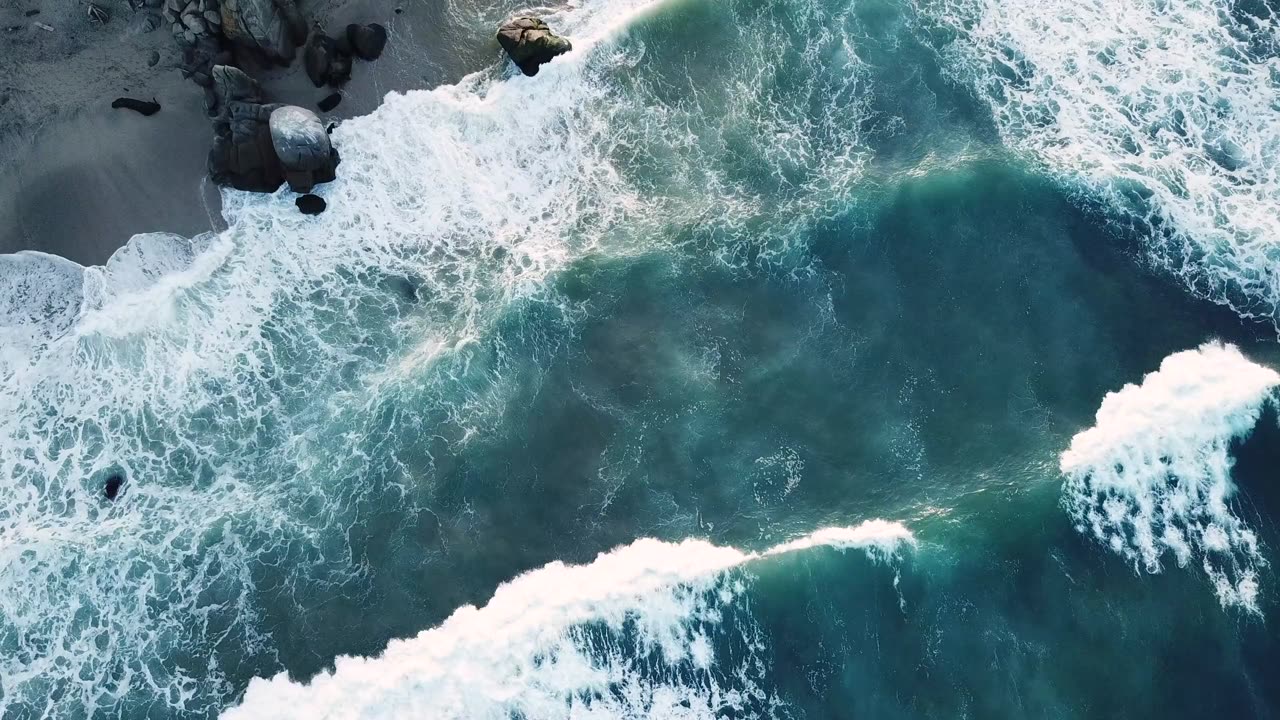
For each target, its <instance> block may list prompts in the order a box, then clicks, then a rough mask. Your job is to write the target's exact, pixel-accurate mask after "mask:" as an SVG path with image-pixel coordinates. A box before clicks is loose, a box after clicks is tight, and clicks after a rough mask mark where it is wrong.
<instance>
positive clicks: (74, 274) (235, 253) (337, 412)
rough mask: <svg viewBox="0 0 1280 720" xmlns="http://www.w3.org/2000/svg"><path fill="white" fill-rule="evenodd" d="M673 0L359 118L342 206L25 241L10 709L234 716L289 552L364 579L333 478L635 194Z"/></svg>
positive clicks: (234, 213) (345, 498)
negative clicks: (640, 36)
mask: <svg viewBox="0 0 1280 720" xmlns="http://www.w3.org/2000/svg"><path fill="white" fill-rule="evenodd" d="M652 6H653V3H650V2H646V1H645V0H614V1H611V2H607V3H606V2H587V3H584V4H581V5H579V6H577V7H575V8H573V9H570V10H567V11H564V12H561V13H558V14H556V15H554V16H552V20H553V23H554V24H555V26H556V27H557V29H560V30H562V31H564V32H566V33H567V34H569V35H571V36H572V37H573V40H574V44H575V47H576V49H575V50H574V52H572V53H570V54H569V55H566V56H564V57H561V58H557V59H556V61H555V62H553V63H551V64H550V65H548V66H546V67H544V68H543V70H542V71H541V72H540V73H539V74H538V76H537V77H535V78H523V77H521V78H519V81H518V82H505V76H504V73H509V72H511V70H510V68H508V67H507V66H505V65H504V66H502V67H501V68H497V67H495V68H491V69H489V70H487V71H485V72H482V73H477V74H476V75H473V76H471V77H468V78H467V79H465V80H464V81H463V82H462V83H460V84H459V85H457V86H451V87H442V88H438V89H435V90H432V91H429V92H411V93H408V94H404V95H399V94H394V95H391V96H389V97H388V98H387V99H386V102H385V104H384V105H383V106H382V107H380V108H379V109H378V110H377V111H375V112H374V113H373V114H371V115H370V116H367V117H364V118H358V119H354V120H350V121H348V122H345V123H343V124H342V126H341V127H340V128H338V129H337V130H336V132H335V133H334V134H333V140H334V142H335V143H336V144H337V145H338V146H339V148H340V150H341V152H342V154H343V162H342V165H341V169H340V171H339V173H338V179H337V180H336V181H335V182H333V183H330V184H326V185H324V186H322V187H321V188H319V189H318V190H317V192H318V193H320V194H321V195H323V196H324V197H325V198H326V200H327V201H328V210H327V212H326V213H325V214H323V215H321V216H318V217H307V216H303V215H301V214H300V213H298V212H297V210H296V208H295V207H294V206H293V197H292V195H291V194H290V193H288V192H285V191H282V192H280V193H278V194H275V195H269V196H263V195H253V194H246V193H236V192H227V193H225V195H224V201H225V202H224V208H225V214H226V218H227V220H228V223H229V227H228V229H227V230H226V231H225V232H223V233H220V234H218V235H209V236H202V237H199V238H196V239H194V240H190V241H188V240H185V239H182V238H178V237H175V236H171V235H160V234H154V235H141V236H137V237H135V238H133V240H132V241H130V243H129V244H128V246H126V247H125V248H123V249H121V250H120V251H119V252H117V253H116V254H115V255H114V256H113V257H112V259H111V260H110V261H109V262H108V263H107V265H106V266H104V267H101V268H88V269H86V268H81V267H79V266H77V265H75V264H74V263H70V262H68V261H65V260H61V259H58V258H53V257H51V256H47V255H40V254H35V253H22V254H18V255H13V256H4V257H0V468H2V469H3V477H2V478H0V481H2V482H3V483H4V488H3V489H4V492H5V503H4V505H3V507H0V646H2V647H4V648H5V651H4V652H3V653H0V678H3V681H2V682H3V687H2V688H0V715H4V716H9V715H11V714H16V715H18V716H27V715H32V716H66V715H69V716H77V715H86V716H88V715H95V714H110V715H114V714H118V713H119V712H121V710H120V708H121V707H122V705H121V703H122V702H125V701H129V702H132V703H135V707H136V706H138V705H141V704H146V705H148V706H152V705H154V706H156V707H157V709H158V708H159V707H160V706H163V707H165V708H167V709H168V711H169V712H172V713H190V714H195V715H199V714H202V713H204V714H207V713H209V712H211V711H212V709H213V708H216V707H219V706H220V704H221V703H222V702H223V701H224V699H225V694H226V693H227V692H228V688H227V685H226V682H225V677H224V676H223V670H222V666H221V665H220V664H219V658H218V654H219V652H220V651H221V650H220V649H219V648H225V649H226V651H227V652H228V653H230V654H231V655H232V656H234V657H235V658H236V659H237V660H242V661H245V662H252V661H267V662H270V661H271V656H272V652H273V651H272V649H271V648H272V643H271V642H270V640H269V638H267V637H266V636H265V635H264V631H263V630H262V629H261V628H260V627H259V624H260V620H259V616H258V609H257V608H258V607H259V604H258V600H259V598H257V597H256V596H255V593H256V592H257V590H256V588H255V583H256V580H255V577H256V576H255V572H257V571H256V570H255V568H257V567H258V563H259V562H260V559H261V558H264V557H269V556H270V557H276V558H285V559H286V561H287V562H286V563H285V565H283V566H281V567H279V568H277V569H276V570H275V572H277V573H278V574H279V575H280V583H281V586H282V587H284V588H289V587H296V588H306V587H308V586H309V585H308V583H311V584H313V585H314V584H320V585H336V584H341V583H342V582H344V581H345V580H347V579H348V578H347V575H356V574H358V573H359V572H360V568H359V567H356V566H354V564H353V563H351V562H350V558H345V557H343V555H342V554H343V553H344V552H349V551H348V550H347V549H346V541H345V540H344V539H343V538H344V536H345V532H344V530H345V526H344V523H349V522H356V519H355V518H353V517H352V514H353V513H356V512H357V511H356V510H355V505H356V502H355V498H356V497H358V496H359V495H360V493H361V492H363V490H362V487H361V486H362V484H361V483H350V482H348V483H342V482H338V481H337V480H339V479H341V477H342V476H341V475H339V476H338V478H335V481H334V482H322V481H321V480H323V478H324V477H325V475H324V474H325V473H350V474H349V475H347V477H351V476H355V475H357V474H361V475H362V474H363V473H364V472H366V470H367V468H360V470H359V473H357V472H356V469H355V468H349V469H347V470H344V469H343V467H344V465H346V464H349V463H354V462H357V461H358V460H360V449H361V445H360V444H361V442H362V441H361V436H360V434H359V432H358V431H359V429H361V428H363V427H365V426H366V424H365V423H363V422H351V421H350V420H349V416H350V415H351V414H352V413H356V412H359V411H360V410H362V409H363V408H364V407H365V405H366V404H372V403H375V402H376V401H377V398H378V397H379V395H378V393H377V392H376V390H377V387H376V386H377V384H378V383H380V382H381V383H389V384H394V383H406V384H411V383H427V382H429V379H424V375H426V373H424V371H423V362H425V360H429V359H430V358H431V357H432V356H433V355H434V354H433V353H425V354H422V353H415V348H414V346H415V345H416V346H419V347H424V348H432V347H433V348H442V349H444V350H449V349H457V348H466V347H467V346H468V343H470V342H473V341H474V340H475V338H477V337H480V336H482V335H483V334H484V332H485V330H486V328H487V327H489V325H490V323H493V322H495V321H496V319H498V318H501V317H502V316H503V313H504V312H505V310H506V309H508V308H509V307H510V306H511V305H512V304H514V303H518V302H521V301H522V300H525V299H528V298H536V297H538V296H539V294H540V293H542V292H544V290H543V288H544V285H545V283H544V280H545V278H546V277H547V276H548V274H549V273H551V272H554V271H555V270H556V269H558V268H560V267H563V265H564V263H565V262H567V261H568V260H570V259H571V258H573V257H576V256H578V255H580V254H581V253H583V252H587V251H589V249H590V248H591V247H593V246H594V244H595V243H596V242H598V240H599V238H600V236H601V234H602V232H603V229H604V228H607V227H609V226H611V225H612V224H614V223H616V222H617V220H618V219H619V218H620V217H622V216H623V215H624V214H625V213H626V212H627V211H628V209H629V208H630V207H632V205H633V199H634V194H633V193H632V192H631V191H630V190H629V189H628V188H627V187H626V185H625V183H624V182H623V180H622V179H621V178H620V177H619V175H618V173H617V171H616V170H615V169H614V167H613V165H612V162H611V159H610V158H609V156H608V153H609V149H610V147H611V144H610V141H609V139H608V135H609V133H610V132H611V129H610V128H609V127H608V126H607V124H605V123H603V122H601V120H600V118H599V117H598V115H597V114H596V113H594V112H593V110H594V109H598V108H599V106H601V105H602V104H604V103H606V100H607V99H608V94H609V89H608V87H607V85H606V83H604V82H602V81H601V75H602V74H603V73H605V72H607V71H608V70H609V69H610V68H612V67H616V65H617V63H618V59H617V58H615V57H614V56H613V55H612V54H611V52H610V51H609V48H608V43H609V41H610V36H611V34H612V33H614V32H616V31H617V29H619V28H621V27H625V25H626V23H628V22H630V21H631V20H632V19H633V18H634V17H635V16H636V15H637V14H638V13H641V12H644V11H645V10H646V9H647V8H649V7H652ZM599 114H600V115H607V113H606V112H603V111H602V112H601V113H599ZM401 279H403V280H404V281H405V282H406V283H411V284H412V290H413V294H414V297H415V299H414V300H413V301H412V302H410V301H401V300H398V299H397V298H398V297H399V296H398V295H397V293H395V292H389V291H388V289H387V286H386V283H387V282H388V281H393V280H401ZM397 303H400V304H397ZM406 308H407V309H406ZM415 359H416V361H415ZM465 360H466V359H465V358H463V360H462V361H460V363H459V364H462V363H464V362H465ZM397 361H399V362H397ZM386 368H391V369H390V370H386ZM479 372H484V370H483V369H482V370H481V371H479ZM458 374H459V375H464V374H465V373H463V372H461V371H460V372H459V373H458ZM495 374H496V373H495ZM448 379H449V378H446V380H448ZM459 395H461V393H459ZM457 402H458V403H459V404H460V405H461V404H465V403H469V402H471V403H474V402H475V401H474V398H472V397H466V396H464V397H462V399H461V400H458V401H457ZM470 409H471V408H470V406H468V410H470ZM486 410H488V407H484V408H480V409H479V410H477V411H476V412H477V413H482V412H483V411H486ZM439 412H440V413H441V414H442V415H446V416H447V415H448V414H449V412H450V411H449V410H448V409H447V408H446V409H443V410H440V411H439ZM459 414H461V413H459ZM418 421H420V419H418ZM467 421H468V419H467V418H466V417H463V418H461V419H459V420H458V422H459V423H460V424H461V423H463V422H467ZM353 428H354V429H353ZM421 430H422V428H419V427H417V426H412V427H408V428H406V429H405V430H404V431H405V432H408V433H418V432H420V431H421ZM325 433H329V434H330V435H332V436H334V437H336V438H337V440H336V441H335V440H334V439H333V437H330V435H325ZM384 460H386V461H387V462H393V460H390V459H384ZM115 471H124V473H125V475H126V476H127V478H128V480H127V483H126V485H125V489H124V492H123V493H122V495H121V496H120V498H119V499H118V500H117V501H115V502H114V503H110V502H106V501H104V500H103V498H102V494H101V493H102V485H101V483H102V481H103V478H104V477H105V475H106V474H107V473H109V472H115ZM302 508H306V509H305V510H302ZM280 592H284V591H283V590H282V591H280ZM193 658H194V659H193ZM51 697H53V698H54V699H53V700H50V698H51Z"/></svg>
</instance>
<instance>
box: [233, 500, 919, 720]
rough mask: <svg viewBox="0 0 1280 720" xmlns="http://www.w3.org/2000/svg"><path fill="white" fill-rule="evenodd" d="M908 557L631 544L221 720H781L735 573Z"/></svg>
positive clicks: (865, 539) (286, 687) (540, 575)
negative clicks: (834, 560) (803, 562)
mask: <svg viewBox="0 0 1280 720" xmlns="http://www.w3.org/2000/svg"><path fill="white" fill-rule="evenodd" d="M914 542H915V540H914V538H913V537H912V535H911V533H910V532H909V531H908V530H907V529H906V528H904V527H903V526H902V525H899V524H897V523H890V522H885V521H879V520H877V521H870V522H867V523H863V524H862V525H859V526H857V527H854V528H827V529H824V530H820V531H818V532H815V533H813V534H811V535H808V536H805V537H802V538H799V539H797V540H794V541H792V542H789V543H786V544H783V545H779V546H777V547H774V548H771V549H769V550H766V551H764V552H761V553H753V552H745V551H742V550H737V549H735V548H731V547H719V546H716V545H712V544H711V543H708V542H705V541H702V540H685V541H683V542H679V543H668V542H660V541H658V540H649V539H645V540H637V541H636V542H634V543H632V544H630V545H627V546H625V547H620V548H618V549H616V550H613V551H610V552H607V553H603V554H601V555H600V556H598V557H597V558H596V559H595V560H594V561H592V562H591V563H589V564H586V565H564V564H563V563H559V562H556V563H551V564H550V565H547V566H545V567H542V568H539V569H537V570H534V571H532V572H529V573H527V574H525V575H521V576H520V577H517V578H515V579H514V580H512V581H510V582H508V583H506V584H504V585H502V586H501V587H499V588H498V589H497V591H496V592H495V593H494V595H493V597H492V599H490V600H489V602H488V603H486V604H485V605H484V607H481V608H476V607H471V606H468V607H464V608H461V609H459V610H457V611H456V612H454V614H453V615H451V616H450V617H449V618H448V619H447V620H446V621H445V622H444V623H443V624H441V625H440V626H439V627H436V628H433V629H431V630H427V631H424V632H423V633H421V634H419V635H418V636H417V637H414V638H410V639H407V640H397V641H393V642H392V643H391V644H390V645H389V646H388V647H387V649H386V651H385V652H384V653H383V654H382V655H380V656H379V657H376V658H349V657H343V658H338V659H337V662H336V666H335V670H334V671H333V672H331V673H323V674H321V675H319V676H317V677H315V678H313V679H312V680H310V681H309V682H306V683H299V682H292V681H290V680H289V678H288V677H287V676H286V675H284V674H281V675H278V676H276V677H274V678H272V679H270V680H255V681H253V682H252V683H251V684H250V685H249V690H248V692H247V693H246V695H245V698H244V702H243V704H242V705H240V706H239V707H237V708H234V709H231V710H228V711H227V712H225V713H223V715H222V717H223V718H224V719H225V720H238V719H241V718H262V717H273V718H308V719H313V718H372V717H408V716H414V717H430V718H441V719H442V720H443V719H445V718H458V719H459V720H462V719H463V718H465V719H467V720H482V719H492V720H505V719H506V718H512V717H519V718H529V720H543V719H548V718H569V717H573V718H623V717H662V718H665V717H673V718H676V717H678V718H689V719H690V720H693V719H694V718H705V719H707V720H710V719H711V718H722V717H725V716H726V714H727V715H728V716H730V717H777V716H779V714H785V713H782V711H781V708H780V704H781V700H780V699H779V698H775V697H772V696H771V695H770V692H769V690H768V687H769V683H767V682H764V680H766V674H767V673H768V671H769V668H768V667H767V664H766V657H767V653H766V652H765V650H766V649H765V648H764V647H763V646H762V642H763V638H762V637H761V636H760V634H759V628H757V627H756V626H755V625H754V623H753V622H752V621H751V617H750V612H749V605H748V602H747V596H748V595H749V593H750V586H751V582H752V581H751V578H750V577H749V576H748V575H747V574H746V573H744V572H743V571H742V569H743V567H744V566H746V565H748V564H749V563H754V562H759V561H761V560H764V559H766V558H770V557H775V556H778V555H781V554H784V553H793V552H801V551H804V550H809V549H812V548H816V547H832V548H838V549H861V550H863V551H866V552H867V553H868V554H869V555H870V556H871V557H872V559H874V560H877V561H883V562H891V561H893V559H894V558H895V557H896V554H897V553H898V552H899V551H900V550H901V548H902V547H903V546H907V545H912V544H914Z"/></svg>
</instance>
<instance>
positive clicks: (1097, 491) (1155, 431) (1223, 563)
mask: <svg viewBox="0 0 1280 720" xmlns="http://www.w3.org/2000/svg"><path fill="white" fill-rule="evenodd" d="M1277 385H1280V374H1277V373H1276V372H1275V371H1274V370H1271V369H1270V368H1266V367H1263V366H1261V365H1257V364H1255V363H1253V362H1250V361H1249V360H1248V359H1247V358H1245V357H1244V355H1242V354H1241V353H1240V351H1239V350H1237V349H1236V348H1235V347H1234V346H1231V345H1221V344H1216V343H1209V344H1206V345H1203V346H1201V347H1200V348H1198V349H1196V350H1188V351H1185V352H1180V353H1175V354H1173V355H1170V356H1169V357H1167V358H1165V359H1164V362H1162V363H1160V369H1159V370H1157V371H1155V372H1153V373H1151V374H1150V375H1147V376H1146V377H1145V378H1144V379H1143V381H1142V384H1141V385H1126V386H1125V387H1124V388H1122V389H1120V390H1119V391H1117V392H1113V393H1110V394H1108V395H1107V397H1106V398H1105V399H1104V400H1103V401H1102V406H1101V407H1100V408H1098V415H1097V421H1096V423H1095V424H1094V426H1093V427H1092V428H1089V429H1088V430H1085V431H1083V432H1081V433H1080V434H1078V435H1076V436H1075V437H1074V438H1072V440H1071V447H1070V448H1069V449H1068V450H1067V451H1066V452H1064V453H1063V454H1062V460H1061V466H1062V472H1063V473H1065V474H1066V476H1067V480H1066V483H1065V485H1064V488H1063V503H1064V504H1065V505H1066V508H1067V510H1068V512H1069V513H1070V514H1071V518H1072V520H1073V521H1074V522H1075V524H1076V528H1077V529H1078V530H1079V531H1080V532H1082V533H1086V534H1088V535H1091V536H1093V537H1094V538H1096V539H1097V540H1098V541H1099V542H1101V543H1103V544H1104V545H1106V546H1107V547H1108V548H1110V549H1111V550H1112V551H1113V552H1116V553H1118V554H1119V555H1121V556H1122V557H1124V558H1126V559H1128V560H1131V561H1132V562H1133V563H1134V564H1135V565H1136V566H1137V567H1139V568H1142V569H1144V570H1146V571H1147V572H1153V573H1154V572H1159V571H1160V569H1161V567H1162V565H1163V560H1164V558H1165V557H1166V556H1172V558H1173V560H1174V562H1175V563H1177V565H1178V566H1179V567H1186V566H1187V565H1189V564H1191V563H1192V562H1197V563H1200V564H1201V565H1202V566H1203V568H1204V571H1205V573H1206V574H1207V575H1208V576H1209V579H1210V580H1211V581H1212V582H1213V586H1214V589H1215V590H1216V592H1217V594H1218V599H1219V600H1220V601H1221V602H1222V604H1223V605H1236V606H1241V607H1244V608H1247V609H1249V610H1253V611H1256V610H1257V604H1256V600H1257V594H1258V568H1259V567H1260V566H1261V565H1263V564H1265V560H1264V558H1263V557H1262V555H1261V553H1260V552H1259V548H1258V538H1257V535H1256V534H1255V533H1254V531H1253V530H1251V529H1250V528H1249V526H1248V525H1247V524H1246V523H1245V522H1244V521H1243V520H1241V519H1240V517H1238V516H1237V515H1236V513H1235V512H1234V511H1233V509H1232V503H1231V495H1232V493H1233V492H1234V490H1235V486H1234V484H1233V483H1232V481H1231V466H1232V462H1231V457H1230V455H1229V451H1230V445H1231V442H1232V440H1233V439H1236V438H1240V437H1243V436H1246V435H1248V434H1249V433H1250V432H1251V431H1252V430H1253V428H1254V426H1255V425H1256V424H1257V423H1258V418H1259V416H1260V415H1261V413H1262V409H1263V406H1264V405H1265V404H1266V403H1267V402H1274V400H1275V394H1274V393H1275V388H1276V386H1277Z"/></svg>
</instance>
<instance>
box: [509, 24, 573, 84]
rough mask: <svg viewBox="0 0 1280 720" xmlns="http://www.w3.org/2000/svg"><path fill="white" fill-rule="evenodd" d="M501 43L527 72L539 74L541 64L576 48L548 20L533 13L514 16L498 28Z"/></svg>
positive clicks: (515, 61) (524, 71)
mask: <svg viewBox="0 0 1280 720" xmlns="http://www.w3.org/2000/svg"><path fill="white" fill-rule="evenodd" d="M498 44H499V45H501V46H502V49H503V50H506V51H507V55H509V56H510V57H511V61H512V62H514V63H515V64H516V67H518V68H520V72H522V73H524V74H525V75H537V74H538V66H540V65H542V64H543V63H546V62H549V61H550V60H551V59H552V58H554V57H556V56H557V55H563V54H564V53H567V52H569V51H570V50H572V49H573V45H572V44H571V43H570V42H569V41H568V40H566V39H564V38H562V37H560V36H559V35H556V34H555V33H553V32H551V28H549V27H547V24H546V23H545V22H543V21H542V20H541V19H539V18H536V17H529V16H522V17H517V18H512V19H511V20H509V21H507V22H506V23H505V24H504V25H503V26H502V27H500V28H498Z"/></svg>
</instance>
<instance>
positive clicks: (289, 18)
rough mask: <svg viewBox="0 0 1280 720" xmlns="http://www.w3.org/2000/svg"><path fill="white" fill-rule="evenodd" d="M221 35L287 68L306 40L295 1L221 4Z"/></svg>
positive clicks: (249, 0) (228, 0)
mask: <svg viewBox="0 0 1280 720" xmlns="http://www.w3.org/2000/svg"><path fill="white" fill-rule="evenodd" d="M219 14H220V20H221V25H222V34H223V36H224V37H226V39H227V40H228V41H229V42H231V43H233V44H235V45H238V46H240V47H244V48H246V49H251V50H255V51H257V52H259V53H261V54H262V55H263V56H264V57H266V58H267V59H268V60H270V61H272V62H277V63H280V64H282V65H287V64H289V63H290V62H291V61H292V60H293V55H294V52H295V51H296V50H297V48H298V47H299V46H300V45H302V43H303V42H304V41H305V40H306V38H307V24H306V22H305V21H303V19H302V15H301V14H300V13H299V12H298V8H297V6H296V5H295V4H294V0H221V6H220V13H219Z"/></svg>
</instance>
